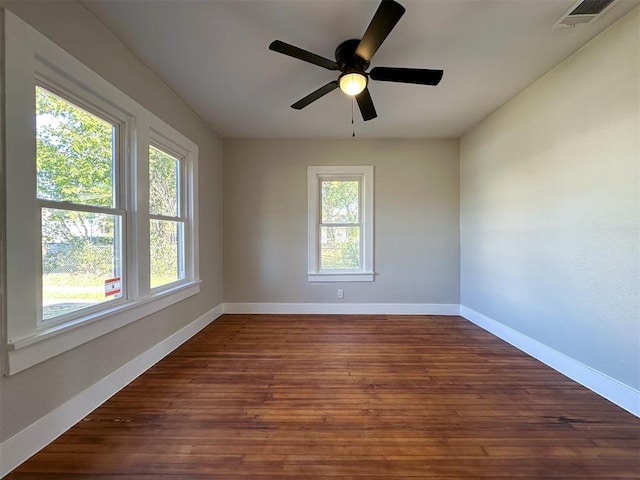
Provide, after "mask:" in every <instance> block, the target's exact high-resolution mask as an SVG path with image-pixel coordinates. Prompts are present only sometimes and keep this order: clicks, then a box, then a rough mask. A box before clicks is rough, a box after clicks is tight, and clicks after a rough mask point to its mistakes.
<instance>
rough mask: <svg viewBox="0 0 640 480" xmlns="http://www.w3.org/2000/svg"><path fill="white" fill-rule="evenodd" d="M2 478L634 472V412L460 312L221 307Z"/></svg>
mask: <svg viewBox="0 0 640 480" xmlns="http://www.w3.org/2000/svg"><path fill="white" fill-rule="evenodd" d="M7 478H8V479H11V480H52V479H69V480H77V479H86V480H150V479H154V480H203V479H205V478H206V479H215V480H239V479H242V480H246V479H259V480H275V479H279V480H282V479H309V480H322V479H341V478H342V479H347V478H349V479H378V478H379V479H419V478H422V479H447V478H448V479H453V478H465V479H523V480H532V479H543V478H544V479H601V480H605V479H614V478H625V479H640V419H638V418H636V417H634V416H632V415H631V414H629V413H627V412H625V411H623V410H621V409H619V408H618V407H616V406H614V405H612V404H611V403H609V402H607V401H606V400H604V399H602V398H601V397H598V396H597V395H595V394H593V393H592V392H589V391H588V390H586V389H585V388H583V387H581V386H580V385H578V384H576V383H574V382H572V381H571V380H569V379H567V378H566V377H564V376H562V375H560V374H558V373H557V372H554V371H553V370H551V369H549V368H548V367H546V366H545V365H543V364H541V363H539V362H537V361H536V360H534V359H532V358H530V357H528V356H527V355H525V354H523V353H522V352H520V351H518V350H516V349H514V348H513V347H511V346H510V345H508V344H506V343H504V342H502V341H500V340H499V339H497V338H495V337H493V336H491V335H489V334H488V333H486V332H484V331H482V330H481V329H479V328H477V327H476V326H474V325H472V324H470V323H469V322H467V321H465V320H464V319H461V318H459V317H439V316H433V317H424V316H422V317H419V316H373V315H362V316H344V315H330V316H318V315H300V316H296V315H225V316H223V317H221V318H220V319H218V320H217V321H216V322H214V323H213V324H211V325H210V326H209V327H207V328H206V329H205V330H203V331H202V332H201V333H199V334H198V335H196V336H195V337H194V338H192V339H191V340H189V341H188V342H187V343H186V344H184V345H183V346H181V347H180V348H178V349H177V350H176V351H174V352H173V353H172V354H171V355H169V356H167V357H166V358H165V359H163V360H162V361H160V362H159V363H158V364H157V365H155V366H154V367H152V368H151V369H149V370H148V371H147V372H146V373H145V374H143V375H142V376H140V377H139V378H137V379H136V380H134V381H133V382H132V383H131V384H130V385H129V386H127V387H126V388H125V389H123V390H122V391H120V392H118V393H117V394H116V395H114V396H113V398H111V399H110V400H109V401H107V402H106V403H105V404H104V405H102V406H101V407H100V408H98V409H96V410H95V411H94V412H92V413H91V414H90V415H88V416H87V417H86V418H85V419H84V420H83V421H81V422H79V423H78V424H77V425H76V426H74V427H73V428H72V429H71V430H69V431H68V432H67V433H66V434H64V435H62V436H61V437H60V438H58V439H57V440H56V441H55V442H53V443H52V444H51V445H49V446H47V447H46V448H44V449H43V450H42V451H41V452H40V453H38V454H36V455H35V456H33V457H32V458H31V459H30V460H28V461H27V462H25V463H24V464H23V465H22V466H20V467H19V468H18V469H16V470H15V471H14V472H12V473H11V474H10V475H9V476H8V477H7Z"/></svg>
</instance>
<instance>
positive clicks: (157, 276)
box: [149, 219, 184, 288]
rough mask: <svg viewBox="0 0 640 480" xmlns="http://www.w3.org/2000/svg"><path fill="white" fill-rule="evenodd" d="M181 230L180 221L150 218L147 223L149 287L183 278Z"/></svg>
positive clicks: (181, 224)
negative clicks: (149, 263) (148, 236)
mask: <svg viewBox="0 0 640 480" xmlns="http://www.w3.org/2000/svg"><path fill="white" fill-rule="evenodd" d="M183 231H184V229H183V223H182V222H174V221H170V220H154V219H151V221H150V225H149V234H150V262H151V288H155V287H159V286H162V285H166V284H168V283H172V282H176V281H178V280H182V279H183V278H184V268H183V261H182V260H183V257H182V252H183V246H182V238H183Z"/></svg>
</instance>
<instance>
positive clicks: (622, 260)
mask: <svg viewBox="0 0 640 480" xmlns="http://www.w3.org/2000/svg"><path fill="white" fill-rule="evenodd" d="M585 28H586V27H585ZM639 72H640V10H639V9H637V8H636V9H635V10H634V11H632V12H631V13H630V14H628V15H627V16H626V17H625V18H623V19H622V20H620V21H619V22H618V23H617V24H615V25H613V26H612V27H611V28H609V29H608V30H606V31H605V32H604V33H603V34H601V35H600V36H598V37H596V38H595V39H594V40H593V41H591V42H590V43H588V44H587V45H586V46H584V47H583V48H582V49H580V50H579V51H578V52H576V53H575V54H574V55H572V56H571V57H569V58H568V59H567V60H565V61H564V62H563V63H562V64H560V65H559V66H557V67H556V68H555V69H554V70H552V71H551V72H549V73H548V74H546V75H545V76H544V77H543V78H542V79H540V80H539V81H538V82H536V83H535V84H533V85H532V86H531V87H529V88H528V89H527V90H525V91H524V92H523V93H521V94H520V95H518V96H517V97H516V98H514V99H513V100H512V101H510V102H509V103H508V104H506V105H504V106H503V107H502V108H500V109H499V110H498V111H496V112H495V113H494V114H492V115H491V116H490V117H489V118H487V119H486V120H484V121H483V122H481V123H480V124H479V125H477V126H476V127H475V128H473V129H472V130H471V131H469V132H468V133H467V134H465V135H464V137H463V138H462V139H461V143H460V158H461V177H460V178H461V187H460V188H461V206H460V208H461V212H460V222H461V304H462V305H464V306H465V307H468V308H470V309H472V310H475V311H476V312H479V313H481V314H483V315H485V316H487V317H489V318H491V319H493V320H496V321H498V322H500V323H502V324H504V325H506V326H508V327H510V328H512V329H515V330H516V331H518V332H520V333H522V334H524V335H527V336H529V337H531V338H533V339H535V340H537V341H539V342H542V343H543V344H545V345H547V346H549V347H551V348H553V349H555V350H557V351H559V352H561V353H563V354H565V355H567V356H569V357H571V358H573V359H575V360H577V361H578V362H581V363H583V364H584V365H587V366H588V367H591V368H592V369H595V370H597V371H599V372H601V373H603V374H605V375H607V376H609V377H612V378H613V379H614V380H617V381H618V382H621V383H623V384H626V385H627V386H630V387H632V388H635V389H640V355H639V352H640V299H639V295H640V280H639V277H640V274H639V272H640V230H639V224H640V222H639V220H640V208H639V203H640V192H639V180H640V178H639V165H640V145H639V142H640V75H639Z"/></svg>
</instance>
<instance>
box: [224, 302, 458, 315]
mask: <svg viewBox="0 0 640 480" xmlns="http://www.w3.org/2000/svg"><path fill="white" fill-rule="evenodd" d="M224 313H244V314H250V313H253V314H260V313H262V314H297V315H305V314H308V315H313V314H325V315H329V314H343V315H356V314H364V315H459V314H460V307H459V305H458V304H446V303H442V304H441V303H225V304H224Z"/></svg>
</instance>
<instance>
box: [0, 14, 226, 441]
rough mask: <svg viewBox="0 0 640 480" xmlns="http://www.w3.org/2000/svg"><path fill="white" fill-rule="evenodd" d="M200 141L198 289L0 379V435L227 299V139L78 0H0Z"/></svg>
mask: <svg viewBox="0 0 640 480" xmlns="http://www.w3.org/2000/svg"><path fill="white" fill-rule="evenodd" d="M0 6H4V7H6V8H8V9H10V10H12V11H13V12H14V13H15V14H17V15H18V16H20V17H22V19H23V20H25V21H27V22H28V23H30V24H31V25H32V26H34V27H35V28H36V29H37V30H39V31H40V32H42V33H43V34H45V35H46V36H48V37H49V38H50V39H51V40H53V41H54V42H56V43H57V44H58V45H60V46H61V47H62V48H64V49H65V50H67V51H68V52H69V53H71V54H72V55H74V56H75V57H76V58H78V59H79V60H80V61H82V62H83V63H84V64H86V65H87V66H89V67H90V68H92V69H93V70H94V71H96V72H97V73H98V74H100V75H101V76H102V77H104V78H105V79H106V80H108V81H109V82H111V83H112V84H114V85H115V86H116V87H118V88H119V89H121V90H122V91H123V92H125V93H126V94H128V95H129V96H130V97H132V98H133V99H135V100H136V101H137V102H138V103H140V104H142V105H143V106H144V107H146V108H147V109H148V110H150V111H151V112H153V113H154V114H156V115H157V116H158V117H160V118H162V119H163V120H164V121H166V122H167V123H169V124H170V125H172V126H173V127H174V128H176V129H177V130H179V131H180V132H181V133H183V134H184V135H186V136H187V137H189V138H190V139H191V140H193V141H194V142H196V143H197V144H198V145H199V149H200V157H199V173H200V184H199V194H200V198H199V204H200V275H201V278H202V280H203V283H202V285H201V293H200V294H199V295H197V296H195V297H192V298H190V299H188V300H186V301H184V302H181V303H179V304H177V305H174V306H172V307H171V308H169V309H166V310H164V311H161V312H159V313H158V314H155V315H153V316H152V317H149V318H145V319H142V320H139V321H138V322H135V323H134V324H132V325H129V326H127V327H124V328H121V329H119V330H116V331H114V332H112V333H110V334H108V335H105V336H103V337H100V338H98V339H96V340H94V341H92V342H89V343H87V344H84V345H82V346H80V347H78V348H76V349H73V350H71V351H69V352H66V353H64V354H62V355H59V356H57V357H55V358H53V359H51V360H49V361H47V362H44V363H41V364H39V365H36V366H35V367H32V368H30V369H28V370H26V371H24V372H21V373H19V374H16V375H14V376H11V377H1V378H0V442H2V441H4V440H6V439H8V438H10V437H12V436H13V435H15V434H17V433H18V432H20V431H21V430H22V429H24V428H25V427H27V426H29V425H31V424H32V423H33V422H35V421H36V420H38V419H40V418H41V417H43V416H44V415H46V414H47V413H49V412H51V411H52V410H54V409H55V408H56V407H58V406H60V405H62V404H63V403H65V402H66V401H68V400H69V399H71V398H73V397H75V396H76V395H78V394H79V393H81V392H83V391H84V390H86V389H87V388H89V387H90V386H91V385H93V384H95V383H96V382H98V381H99V380H101V379H102V378H103V377H105V376H107V375H108V374H110V373H111V372H113V371H115V370H117V369H118V368H119V367H121V366H123V365H125V364H126V363H127V362H129V361H130V360H132V359H134V358H135V357H137V356H138V355H140V354H141V353H143V352H145V351H146V350H148V349H149V348H151V347H153V346H154V345H156V344H157V343H159V342H161V341H162V340H164V339H166V338H167V337H169V336H170V335H171V334H173V333H174V332H176V331H177V330H179V329H180V328H182V327H184V326H185V325H187V324H188V323H190V322H191V321H193V320H195V319H196V318H198V317H200V316H201V315H203V314H205V313H206V312H208V311H209V310H211V309H212V308H213V307H215V306H216V305H218V304H220V303H222V229H221V226H222V142H221V140H220V138H219V137H218V136H217V135H216V134H215V133H214V132H212V131H211V130H210V129H209V128H208V126H207V125H206V124H205V123H204V121H203V120H202V119H201V118H200V117H198V116H197V115H196V114H195V113H194V112H193V111H192V110H191V109H190V108H189V107H187V106H186V105H185V104H184V103H183V102H182V101H181V100H180V99H179V98H178V97H177V96H176V95H175V94H174V93H173V92H172V91H171V90H170V89H169V88H168V87H167V86H166V85H165V84H164V83H163V82H162V81H161V80H160V79H159V78H158V77H157V76H155V75H154V74H153V73H152V72H151V71H150V70H149V69H148V68H147V67H145V66H144V65H143V64H142V63H141V62H140V61H138V60H137V59H136V58H135V57H134V56H133V55H132V53H131V52H130V51H129V50H128V49H127V48H126V47H125V46H124V45H123V44H122V43H121V42H120V41H119V40H118V39H117V38H116V37H115V36H113V34H111V33H110V32H109V31H108V30H107V29H106V28H105V27H104V26H103V25H102V24H101V23H100V22H98V21H97V20H96V19H95V18H94V17H93V16H92V15H91V14H90V13H89V12H88V11H87V10H86V9H85V8H84V7H82V6H81V5H80V4H79V3H76V2H0ZM8 228H10V226H9V227H8Z"/></svg>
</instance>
